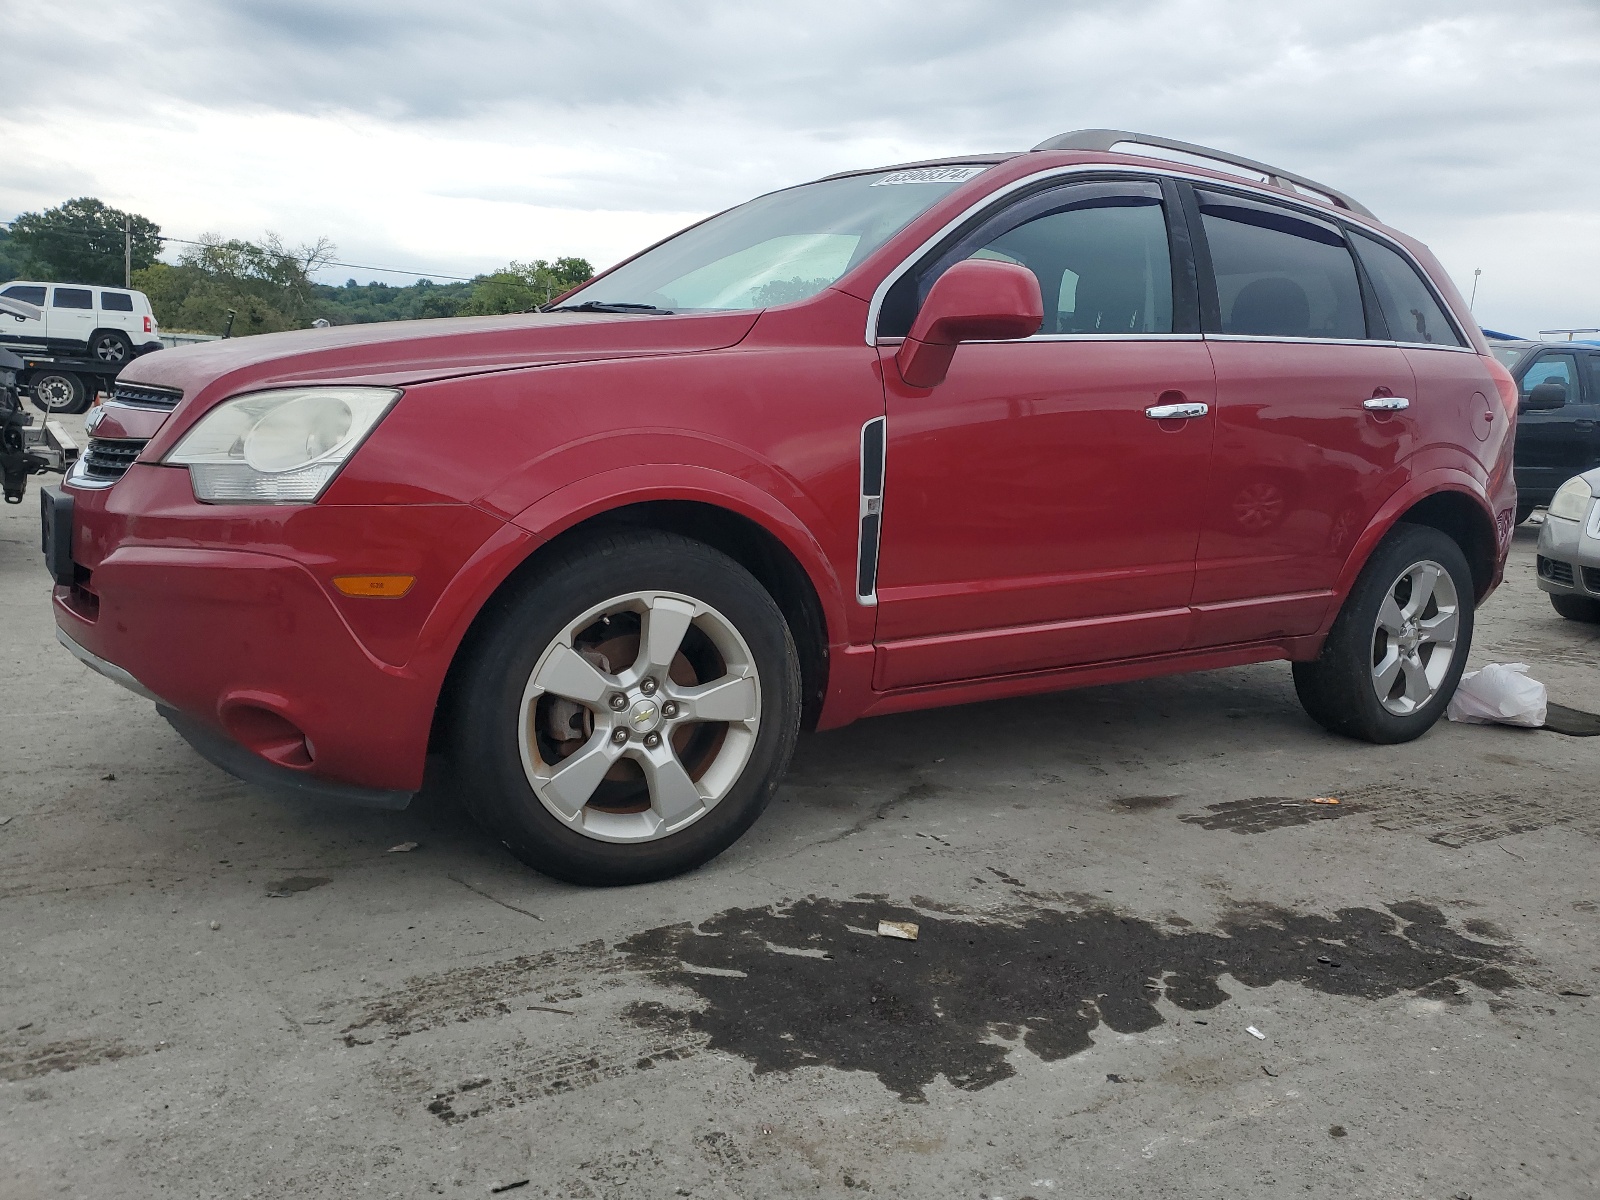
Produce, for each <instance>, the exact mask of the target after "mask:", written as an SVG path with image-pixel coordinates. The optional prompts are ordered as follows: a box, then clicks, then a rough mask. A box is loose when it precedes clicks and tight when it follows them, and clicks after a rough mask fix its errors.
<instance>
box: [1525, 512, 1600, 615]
mask: <svg viewBox="0 0 1600 1200" xmlns="http://www.w3.org/2000/svg"><path fill="white" fill-rule="evenodd" d="M1537 561H1538V572H1539V575H1538V583H1539V587H1540V588H1541V589H1542V590H1543V591H1546V592H1549V593H1550V594H1551V595H1555V596H1588V597H1591V598H1593V599H1596V600H1600V501H1596V502H1595V503H1594V504H1593V505H1592V506H1591V507H1590V510H1589V513H1588V515H1587V516H1586V517H1585V518H1584V520H1582V521H1567V520H1564V519H1562V518H1561V517H1552V516H1549V515H1546V517H1545V520H1544V526H1543V528H1541V529H1540V530H1539V549H1538V560H1537Z"/></svg>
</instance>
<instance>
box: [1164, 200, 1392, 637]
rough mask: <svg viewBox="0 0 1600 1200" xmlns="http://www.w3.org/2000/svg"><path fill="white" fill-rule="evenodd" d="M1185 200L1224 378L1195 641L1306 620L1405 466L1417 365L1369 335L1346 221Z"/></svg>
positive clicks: (1320, 610)
mask: <svg viewBox="0 0 1600 1200" xmlns="http://www.w3.org/2000/svg"><path fill="white" fill-rule="evenodd" d="M1189 197H1190V209H1189V212H1190V217H1191V221H1192V222H1193V224H1194V226H1195V234H1196V243H1197V245H1196V258H1197V259H1198V260H1199V261H1200V264H1201V271H1200V297H1201V309H1202V313H1203V317H1204V320H1205V323H1206V345H1207V346H1208V347H1209V348H1210V351H1211V358H1212V361H1213V362H1214V363H1215V365H1216V375H1217V411H1216V453H1215V458H1214V464H1215V465H1214V467H1213V471H1212V477H1211V483H1210V487H1209V489H1208V490H1207V492H1206V493H1205V495H1204V497H1203V501H1202V518H1203V523H1202V526H1201V530H1200V545H1199V555H1198V559H1197V561H1196V564H1195V568H1196V575H1195V591H1194V606H1195V644H1196V645H1201V646H1209V645H1223V644H1227V643H1231V642H1248V641H1256V640H1261V639H1268V638H1278V637H1285V636H1294V635H1298V634H1306V633H1311V632H1314V631H1315V630H1316V629H1317V628H1318V626H1319V624H1320V622H1321V620H1322V617H1323V615H1324V613H1325V612H1326V611H1327V608H1328V605H1329V603H1330V602H1331V600H1332V598H1333V588H1334V586H1335V584H1336V582H1337V580H1338V577H1339V573H1340V570H1341V569H1342V567H1343V566H1344V562H1345V559H1346V558H1347V557H1348V555H1349V553H1350V550H1351V549H1352V547H1353V546H1354V545H1355V541H1356V539H1357V538H1358V537H1359V536H1360V535H1361V533H1362V531H1363V530H1364V529H1365V528H1366V527H1367V524H1368V523H1369V522H1370V521H1371V519H1372V517H1373V515H1374V514H1375V513H1376V512H1377V509H1378V507H1379V505H1380V504H1382V502H1383V501H1384V499H1386V498H1387V497H1388V496H1389V495H1391V494H1392V493H1393V492H1394V491H1395V490H1396V489H1397V488H1398V487H1399V486H1400V483H1401V481H1402V480H1403V479H1404V477H1405V471H1406V467H1405V465H1404V464H1405V460H1406V458H1407V456H1408V455H1409V453H1410V451H1411V449H1412V447H1413V445H1414V444H1415V436H1414V420H1413V414H1412V413H1411V412H1410V411H1409V410H1408V408H1407V407H1405V406H1402V405H1401V403H1400V402H1401V401H1406V402H1409V400H1410V398H1411V393H1412V390H1413V383H1414V380H1413V377H1412V372H1411V367H1410V365H1409V364H1408V363H1407V362H1406V357H1405V354H1404V352H1403V351H1401V350H1400V349H1399V348H1398V347H1397V346H1394V345H1392V344H1383V343H1382V342H1381V341H1379V340H1376V339H1375V338H1374V337H1373V335H1374V334H1377V335H1378V336H1380V337H1381V336H1382V333H1383V331H1382V330H1381V329H1374V328H1372V325H1373V322H1371V321H1369V314H1368V311H1367V310H1368V297H1367V296H1366V295H1365V294H1364V293H1363V291H1362V288H1361V284H1360V276H1359V273H1358V270H1357V266H1356V261H1355V257H1354V255H1353V254H1352V252H1351V249H1350V246H1349V245H1348V243H1347V242H1346V240H1345V236H1344V233H1343V231H1342V230H1341V229H1340V228H1339V227H1338V226H1337V225H1335V224H1333V223H1332V222H1330V221H1326V220H1323V219H1321V218H1319V217H1317V216H1314V215H1311V214H1309V213H1307V212H1304V211H1302V210H1299V209H1296V208H1292V207H1290V206H1288V205H1279V204H1275V203H1271V202H1269V201H1264V200H1259V199H1256V198H1254V197H1252V196H1246V195H1241V194H1238V193H1232V192H1227V191H1223V190H1221V189H1218V190H1211V189H1210V188H1205V189H1201V188H1195V189H1193V190H1192V191H1190V193H1189ZM1369 402H1375V403H1376V407H1369Z"/></svg>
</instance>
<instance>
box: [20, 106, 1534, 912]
mask: <svg viewBox="0 0 1600 1200" xmlns="http://www.w3.org/2000/svg"><path fill="white" fill-rule="evenodd" d="M1119 145H1125V146H1128V147H1129V148H1130V150H1131V152H1129V153H1120V152H1118V151H1117V149H1116V147H1117V146H1119ZM1147 145H1151V146H1154V147H1156V148H1161V149H1165V150H1180V151H1184V152H1185V153H1187V154H1190V155H1196V154H1198V155H1201V156H1205V157H1208V158H1210V159H1211V160H1212V161H1213V162H1215V163H1216V165H1217V167H1218V168H1219V169H1218V170H1208V169H1206V168H1204V167H1199V166H1191V165H1188V164H1187V163H1178V162H1173V161H1170V160H1166V159H1161V158H1157V157H1154V156H1151V155H1149V154H1148V153H1147V152H1144V149H1145V146H1147ZM1241 169H1242V170H1243V171H1245V172H1249V173H1254V175H1255V176H1256V178H1259V177H1260V176H1262V175H1265V176H1267V177H1268V178H1267V181H1266V182H1265V183H1262V182H1257V181H1255V179H1252V178H1249V177H1246V176H1241V174H1240V173H1239V170H1241ZM1466 311H1467V306H1466V304H1464V303H1463V302H1462V299H1461V297H1460V296H1459V295H1458V294H1457V293H1456V290H1455V288H1453V287H1452V286H1451V284H1450V281H1449V279H1448V278H1447V277H1446V276H1445V273H1444V271H1443V269H1442V268H1441V267H1440V266H1439V264H1438V262H1437V261H1436V260H1435V259H1434V257H1433V256H1432V255H1431V254H1430V253H1429V252H1428V250H1427V248H1426V247H1425V246H1423V245H1421V244H1420V243H1418V242H1416V241H1413V240H1412V239H1410V238H1408V237H1406V236H1405V235H1404V234H1402V233H1399V232H1397V231H1396V230H1393V229H1391V228H1389V227H1388V226H1386V225H1384V224H1383V223H1382V222H1380V221H1379V220H1378V219H1377V218H1376V217H1374V216H1373V215H1372V214H1371V213H1370V212H1368V211H1367V210H1366V209H1365V208H1363V207H1362V206H1361V205H1360V204H1358V203H1356V202H1355V201H1354V200H1352V199H1350V198H1349V197H1347V196H1344V195H1342V194H1341V193H1339V192H1336V191H1334V190H1333V189H1331V188H1328V187H1326V186H1325V185H1322V184H1317V183H1314V182H1312V181H1310V180H1306V179H1301V178H1299V177H1298V176H1292V175H1289V174H1288V173H1286V172H1284V171H1281V170H1278V169H1276V168H1273V167H1267V166H1264V165H1263V164H1259V163H1251V162H1249V161H1248V160H1242V159H1234V158H1231V157H1230V156H1227V155H1223V154H1220V153H1219V152H1217V151H1211V150H1206V149H1205V148H1203V147H1196V146H1189V145H1185V144H1183V143H1177V142H1171V141H1167V140H1165V139H1160V138H1148V137H1145V136H1142V135H1135V134H1129V133H1121V132H1118V131H1115V130H1090V131H1081V132H1078V133H1075V134H1068V135H1064V136H1062V137H1058V138H1052V139H1050V140H1049V141H1047V142H1045V143H1044V144H1043V145H1040V146H1038V147H1036V148H1035V149H1034V150H1033V151H1031V152H1022V153H1004V154H992V155H978V156H974V157H970V158H962V159H955V160H944V161H940V162H929V163H918V164H912V165H909V166H901V167H883V168H878V169H875V170H864V171H850V172H846V173H844V174H841V175H836V176H832V177H829V178H827V179H822V180H818V181H816V182H814V183H807V184H802V185H801V186H799V187H792V188H787V189H785V190H783V191H779V192H774V193H771V194H770V195H767V196H763V197H761V198H759V199H756V200H752V201H751V202H749V203H748V204H744V205H741V206H739V207H737V208H734V209H730V210H729V211H727V212H724V213H721V214H719V215H718V216H714V217H711V218H710V219H708V220H706V221H704V222H702V223H701V224H699V225H696V226H694V227H693V228H691V229H688V230H686V231H684V232H683V233H680V234H678V235H677V236H675V237H672V238H668V239H667V240H666V241H664V242H661V243H660V244H659V245H656V246H654V247H652V248H650V249H648V250H646V251H644V252H643V253H642V254H640V255H638V256H637V257H635V258H633V259H630V260H629V261H628V262H625V263H623V264H621V265H620V266H618V267H616V268H614V269H612V270H611V271H609V272H607V273H606V274H604V275H601V276H600V277H599V278H598V279H595V280H592V281H590V282H589V283H586V284H584V285H583V286H582V287H581V288H579V289H578V290H577V291H576V292H574V293H572V294H570V295H568V296H566V297H563V298H562V299H560V300H559V301H558V302H557V303H556V304H554V305H553V306H552V307H551V308H550V309H549V310H548V311H545V312H540V313H530V314H520V315H511V316H504V317H487V318H478V317H465V318H457V319H453V320H440V321H417V322H406V323H396V324H389V325H360V326H354V325H353V326H344V327H342V328H339V329H323V330H314V331H312V330H307V331H302V332H296V333H284V334H269V335H266V336H261V337H250V338H238V339H235V340H230V341H222V342H212V343H210V344H208V345H205V346H194V347H188V348H184V349H178V350H169V351H165V352H163V353H161V354H155V355H150V356H149V357H146V358H141V359H139V360H137V361H136V362H135V363H133V364H132V366H131V367H130V368H129V369H128V370H127V371H125V372H124V373H123V377H122V378H121V379H119V380H118V384H117V393H116V396H115V397H114V398H113V400H112V401H111V402H110V403H108V404H106V405H105V406H104V407H102V408H101V409H100V414H99V416H98V417H97V419H96V423H95V425H94V426H93V428H92V429H91V430H90V437H91V441H90V443H89V448H88V450H87V451H86V452H85V454H84V455H83V457H82V459H81V460H80V464H79V466H78V467H77V468H76V469H75V470H74V471H73V473H72V475H71V477H70V478H69V479H67V480H66V482H65V484H64V485H63V487H61V488H59V489H54V490H51V491H48V492H47V493H46V499H47V506H46V513H45V518H46V519H45V530H46V538H45V546H46V552H47V559H48V562H49V565H50V570H51V572H52V574H53V575H54V578H55V581H56V587H55V617H56V624H57V628H58V635H59V637H60V639H61V641H62V642H63V643H64V644H65V645H66V647H67V648H68V649H69V650H71V651H72V652H73V653H74V654H76V655H77V656H78V657H79V658H81V659H82V660H83V661H84V662H85V663H88V664H89V665H91V666H93V667H94V668H95V669H96V670H99V671H101V672H103V673H104V674H106V675H108V676H110V677H111V678H113V679H115V680H117V681H118V682H120V683H122V684H124V685H125V686H127V687H130V688H132V689H134V690H136V691H138V692H139V693H140V694H142V695H145V696H147V697H149V698H151V699H153V700H155V701H156V703H157V704H158V705H160V706H161V709H162V711H163V713H164V714H165V715H166V716H167V718H168V719H169V720H170V721H171V722H172V723H173V724H174V726H175V727H176V728H177V729H178V730H179V731H180V732H182V733H183V735H184V736H185V737H187V738H188V739H189V740H190V742H191V743H192V744H193V745H195V747H196V748H197V749H199V750H200V751H201V752H202V753H204V754H207V755H209V756H210V757H211V758H212V759H213V760H215V761H216V762H218V763H220V764H222V765H224V766H226V767H227V768H228V769H229V770H232V771H234V772H236V773H238V774H240V775H241V776H243V777H246V778H250V779H256V780H260V781H263V782H272V783H278V784H285V785H287V786H292V787H295V788H298V789H299V790H301V791H303V792H313V793H321V794H324V795H329V796H336V797H344V798H353V799H365V800H367V801H368V802H374V803H383V804H392V805H403V804H404V803H405V802H406V801H407V800H408V799H409V798H410V795H411V793H412V792H414V791H416V790H417V788H418V787H420V786H421V783H422V775H423V764H424V756H425V754H426V752H427V751H428V749H429V747H430V745H432V746H433V747H435V748H437V749H439V750H441V751H443V752H445V753H447V754H449V755H450V756H451V757H452V759H453V761H454V764H455V772H456V775H457V777H458V779H459V781H460V783H461V786H462V794H463V796H464V797H465V798H466V800H467V803H468V804H469V806H470V807H471V809H472V811H473V812H474V813H475V815H476V816H477V817H478V819H479V820H480V821H482V823H483V824H484V825H485V826H486V827H487V828H488V829H490V830H492V831H493V832H494V833H495V835H496V836H497V837H499V838H500V839H501V840H502V841H503V842H504V843H505V844H506V845H507V846H508V847H510V848H511V850H512V851H513V852H514V853H516V854H517V855H519V856H520V857H521V858H523V859H524V860H525V861H527V862H528V863H530V864H532V865H533V866H535V867H538V868H539V869H541V870H544V871H548V872H550V873H551V874H553V875H558V876H561V877H563V878H566V879H572V880H580V881H584V882H589V883H627V882H636V881H640V880H645V879H656V878H661V877H663V876H666V875H670V874H672V873H674V872H677V871H682V870H686V869H688V868H690V867H693V866H695V865H697V864H699V863H702V862H705V861H706V860H707V859H709V858H711V857H712V856H713V855H715V854H717V853H719V852H720V851H721V850H723V849H724V848H725V847H727V846H728V845H730V844H731V843H732V842H733V840H734V839H735V838H737V837H738V836H739V835H740V834H741V833H742V832H743V831H744V830H745V829H746V828H747V827H748V826H749V825H750V823H751V822H752V821H754V820H755V819H756V817H757V815H758V814H759V813H760V812H761V810H762V808H763V807H764V806H765V805H766V803H767V801H768V800H769V799H770V798H771V797H772V794H773V791H774V789H775V788H776V787H777V784H778V781H779V779H780V778H781V777H782V775H783V772H784V769H785V767H786V766H787V764H788V761H789V755H790V752H791V751H792V750H793V748H794V743H795V736H796V734H797V732H798V731H799V730H800V729H801V728H802V727H810V728H818V729H827V728H830V727H834V726H839V725H843V724H845V723H847V722H849V721H853V720H855V719H857V718H859V717H866V716H872V715H875V714H878V713H889V712H901V711H905V710H908V709H918V708H929V707H933V706H934V705H940V704H959V703H967V702H970V701H975V700H985V699H993V698H997V697H1001V696H1031V695H1036V694H1038V693H1041V692H1049V691H1053V690H1056V689H1060V688H1067V687H1076V686H1083V685H1086V684H1098V683H1108V682H1114V681H1126V680H1132V679H1139V678H1145V677H1149V676H1154V675H1162V674H1167V673H1171V672H1176V671H1191V670H1203V669H1211V668H1216V667H1225V666H1236V665H1239V664H1243V663H1258V662H1265V661H1268V660H1273V659H1278V660H1288V661H1290V662H1292V663H1293V664H1294V667H1293V671H1294V680H1295V686H1296V689H1297V691H1298V693H1299V696H1300V699H1301V701H1302V703H1303V704H1304V705H1305V707H1306V709H1307V711H1308V712H1309V713H1310V714H1311V716H1312V717H1313V718H1315V719H1316V720H1317V721H1319V722H1320V723H1321V724H1323V725H1324V726H1326V727H1327V728H1328V729H1330V730H1334V731H1336V732H1339V733H1343V734H1347V735H1350V736H1352V737H1358V738H1364V739H1366V740H1368V741H1373V742H1389V743H1392V742H1401V741H1406V740H1408V739H1411V738H1415V737H1418V736H1420V735H1421V734H1422V733H1424V732H1425V731H1426V730H1427V729H1428V728H1429V726H1431V725H1432V724H1433V723H1434V721H1436V720H1437V719H1438V717H1439V715H1440V713H1441V712H1443V710H1444V706H1445V704H1446V703H1447V702H1448V700H1449V698H1450V694H1451V692H1452V691H1453V690H1454V689H1455V686H1456V681H1457V680H1458V679H1459V677H1460V674H1461V668H1462V665H1463V664H1464V663H1465V661H1466V658H1467V655H1468V653H1469V650H1470V647H1471V644H1472V623H1473V613H1474V610H1475V609H1476V607H1477V605H1478V603H1479V602H1480V601H1482V599H1483V598H1484V597H1485V596H1487V595H1488V594H1489V593H1490V592H1491V591H1492V590H1493V589H1494V587H1495V585H1496V584H1497V583H1499V581H1500V579H1501V575H1502V572H1503V570H1504V566H1505V556H1506V551H1507V549H1508V546H1509V544H1510V536H1511V521H1512V516H1513V514H1514V510H1515V502H1516V497H1515V492H1514V490H1513V484H1512V481H1511V428H1512V424H1513V422H1514V421H1515V419H1516V407H1517V397H1516V390H1515V387H1514V385H1513V384H1512V381H1511V376H1510V375H1509V374H1508V373H1507V372H1506V370H1505V368H1504V367H1502V366H1501V365H1500V364H1499V363H1498V362H1496V361H1495V360H1494V358H1493V357H1492V356H1491V355H1490V353H1489V348H1488V346H1487V344H1486V343H1485V342H1484V340H1483V337H1482V335H1481V334H1480V333H1479V332H1478V330H1477V327H1476V326H1474V325H1472V324H1470V323H1469V322H1468V321H1467V320H1465V314H1466ZM994 719H996V720H998V719H1000V718H998V717H996V718H994ZM1152 736H1154V733H1152Z"/></svg>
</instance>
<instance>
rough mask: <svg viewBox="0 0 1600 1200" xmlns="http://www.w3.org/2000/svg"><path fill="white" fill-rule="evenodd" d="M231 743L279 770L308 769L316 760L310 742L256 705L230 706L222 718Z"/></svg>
mask: <svg viewBox="0 0 1600 1200" xmlns="http://www.w3.org/2000/svg"><path fill="white" fill-rule="evenodd" d="M222 723H223V725H225V726H226V727H227V730H228V733H229V734H230V735H231V736H232V737H233V740H234V741H236V742H238V743H239V744H240V745H241V746H243V747H244V748H245V749H247V750H250V751H252V752H253V753H255V754H259V755H260V756H261V757H262V758H264V759H266V760H267V761H269V762H273V763H277V764H278V765H279V766H280V767H296V768H303V767H309V766H310V765H311V763H312V761H313V760H314V759H315V758H316V749H315V748H314V747H313V746H312V744H311V740H310V739H309V738H307V737H306V735H305V733H304V732H303V731H302V730H301V729H300V727H299V726H297V725H296V724H295V723H294V722H293V721H291V720H289V719H288V718H287V717H285V716H283V715H282V714H281V713H276V712H273V711H272V710H271V709H270V708H262V707H261V706H259V705H256V704H233V705H230V706H229V707H228V708H227V710H226V711H224V712H223V714H222Z"/></svg>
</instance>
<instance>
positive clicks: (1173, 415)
mask: <svg viewBox="0 0 1600 1200" xmlns="http://www.w3.org/2000/svg"><path fill="white" fill-rule="evenodd" d="M1210 411H1211V408H1210V406H1209V405H1206V404H1201V403H1199V402H1197V401H1189V402H1186V403H1183V404H1153V405H1151V406H1150V407H1149V408H1147V409H1145V410H1144V415H1145V416H1147V417H1149V418H1150V419H1151V420H1152V421H1186V420H1188V419H1189V418H1190V417H1203V416H1205V415H1206V414H1207V413H1208V412H1210Z"/></svg>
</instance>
